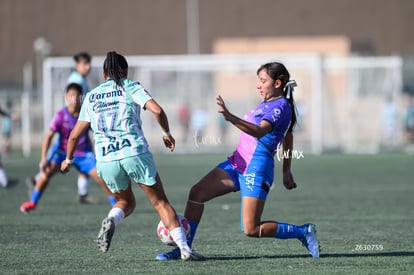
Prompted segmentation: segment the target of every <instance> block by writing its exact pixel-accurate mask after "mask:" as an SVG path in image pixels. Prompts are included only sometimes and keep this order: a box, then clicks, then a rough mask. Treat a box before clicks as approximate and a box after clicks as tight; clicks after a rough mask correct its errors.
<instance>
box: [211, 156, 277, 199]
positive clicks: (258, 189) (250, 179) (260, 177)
mask: <svg viewBox="0 0 414 275" xmlns="http://www.w3.org/2000/svg"><path fill="white" fill-rule="evenodd" d="M217 167H219V168H221V169H224V170H225V171H226V172H227V173H228V174H229V175H230V177H231V178H232V179H233V182H234V185H235V186H236V190H237V191H240V194H241V196H242V197H252V198H258V199H262V200H266V197H267V193H269V190H270V187H271V186H272V183H273V178H272V177H271V176H269V175H266V173H264V172H261V171H247V172H246V173H241V172H240V171H238V170H236V169H235V168H234V167H233V166H232V165H231V163H230V161H229V160H226V161H224V162H222V163H220V164H219V165H217Z"/></svg>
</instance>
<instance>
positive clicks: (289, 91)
mask: <svg viewBox="0 0 414 275" xmlns="http://www.w3.org/2000/svg"><path fill="white" fill-rule="evenodd" d="M297 86H298V84H297V83H296V81H295V80H293V79H292V80H289V81H288V82H287V83H286V85H285V87H284V88H283V90H284V91H285V92H286V98H287V99H290V98H292V93H293V91H294V87H297Z"/></svg>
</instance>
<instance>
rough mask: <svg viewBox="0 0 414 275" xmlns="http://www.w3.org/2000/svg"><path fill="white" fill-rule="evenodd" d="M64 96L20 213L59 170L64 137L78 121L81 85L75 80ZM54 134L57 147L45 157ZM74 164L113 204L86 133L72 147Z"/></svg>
mask: <svg viewBox="0 0 414 275" xmlns="http://www.w3.org/2000/svg"><path fill="white" fill-rule="evenodd" d="M65 98H66V103H67V106H66V107H64V108H63V109H62V110H60V111H59V112H57V113H56V115H55V116H54V118H53V120H52V122H51V124H50V129H49V131H48V132H47V133H46V136H45V138H44V140H43V144H42V155H41V160H40V163H39V168H40V176H39V177H38V179H37V181H36V184H35V186H34V188H33V190H32V192H31V196H30V201H27V202H25V203H23V204H22V205H21V206H20V210H21V211H22V212H25V213H27V212H29V211H31V210H34V209H35V208H36V206H37V203H38V202H39V200H40V198H41V196H42V195H43V193H44V191H45V189H46V187H47V185H48V183H49V180H50V178H51V177H52V176H53V175H54V174H55V173H56V172H58V171H59V168H60V163H61V162H62V161H63V160H64V159H66V147H67V143H68V138H69V135H70V132H71V130H72V129H73V127H74V126H75V124H76V122H77V120H78V116H79V112H80V108H81V106H82V88H81V86H80V85H78V84H75V83H72V84H69V85H68V86H67V88H66V96H65ZM56 133H57V134H58V135H59V140H58V148H57V149H56V150H54V152H53V154H52V155H51V156H50V158H48V157H47V151H48V150H49V147H50V144H51V141H52V138H53V136H54V135H55V134H56ZM74 165H75V166H76V168H77V169H78V170H79V171H80V172H82V173H84V174H87V175H90V176H92V177H93V178H94V180H95V181H96V182H98V183H99V184H100V185H101V187H102V188H103V190H104V191H105V193H106V194H107V195H108V196H109V197H110V201H112V202H113V203H115V198H113V195H112V193H111V191H109V189H108V188H107V187H106V184H105V183H104V182H103V180H102V179H101V178H99V177H98V174H97V172H96V159H95V156H94V154H93V151H92V147H91V143H90V140H89V137H88V133H87V132H85V134H84V135H83V136H82V137H81V141H80V142H79V145H78V146H77V147H76V150H75V159H74Z"/></svg>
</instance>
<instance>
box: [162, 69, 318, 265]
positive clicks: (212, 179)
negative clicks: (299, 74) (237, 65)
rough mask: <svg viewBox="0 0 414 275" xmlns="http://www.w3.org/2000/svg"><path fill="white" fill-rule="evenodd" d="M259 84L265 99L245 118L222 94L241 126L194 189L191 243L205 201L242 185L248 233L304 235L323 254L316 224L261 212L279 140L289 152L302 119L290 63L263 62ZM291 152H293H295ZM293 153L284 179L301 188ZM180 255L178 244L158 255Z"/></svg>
mask: <svg viewBox="0 0 414 275" xmlns="http://www.w3.org/2000/svg"><path fill="white" fill-rule="evenodd" d="M257 76H258V80H259V81H258V84H257V89H258V90H259V94H260V96H261V97H262V99H263V101H262V102H261V103H260V104H259V105H258V106H257V107H256V108H254V109H253V110H252V111H251V112H249V113H247V114H246V116H245V117H244V119H242V118H239V117H237V116H235V115H234V114H232V113H231V112H230V111H229V110H228V109H227V107H226V105H225V103H224V100H223V98H222V97H221V96H218V97H217V105H218V112H219V113H221V114H222V115H223V117H224V119H225V120H226V121H228V122H230V123H231V124H233V125H234V126H235V127H237V128H238V129H239V130H240V131H241V135H240V142H239V144H238V146H237V148H236V151H235V152H234V153H233V154H232V155H231V156H230V157H229V158H228V159H227V160H226V161H224V162H222V163H220V164H219V165H218V166H217V167H215V168H214V169H213V170H211V171H210V172H209V173H208V174H207V175H206V176H205V177H203V178H202V179H201V180H200V181H199V182H198V183H196V184H195V185H194V186H193V187H192V188H191V190H190V193H189V197H188V201H187V207H186V210H185V213H184V216H185V217H186V218H187V219H188V221H189V223H190V228H191V236H190V238H189V240H188V244H189V246H190V247H191V245H192V242H193V239H194V236H195V233H196V230H197V227H198V224H199V222H200V220H201V216H202V214H203V211H204V203H205V202H207V201H209V200H211V199H213V198H216V197H218V196H222V195H224V194H227V193H230V192H235V191H240V195H241V197H242V200H241V201H242V205H241V229H242V231H243V232H244V234H245V235H247V236H249V237H256V238H265V237H267V238H278V239H290V238H294V239H298V240H299V241H301V242H302V244H303V245H304V246H305V247H306V248H307V249H308V251H309V252H310V254H311V255H312V257H314V258H318V257H319V243H318V240H317V238H316V229H315V226H314V225H313V224H304V225H301V226H297V225H293V224H288V223H282V222H277V221H262V220H261V215H262V212H263V209H264V205H265V201H266V197H267V194H268V192H269V189H270V187H271V186H272V183H273V177H274V175H273V173H274V155H275V153H276V152H277V150H278V147H279V144H283V150H284V152H285V153H286V155H287V156H291V153H292V147H293V135H292V130H293V127H294V125H295V123H296V115H295V107H294V101H293V95H292V89H293V86H296V82H294V81H291V80H290V74H289V72H288V70H287V69H286V67H285V66H284V65H283V64H281V63H277V62H272V63H267V64H264V65H262V66H261V67H260V68H259V69H258V70H257ZM289 153H290V154H289ZM290 166H291V158H289V157H286V158H284V159H283V184H284V186H285V187H286V188H287V189H289V190H290V189H293V188H296V182H295V181H294V179H293V175H292V172H291V168H290ZM179 257H180V251H179V250H177V249H173V250H172V251H170V252H167V253H161V254H159V255H157V257H156V259H157V260H172V259H178V258H179Z"/></svg>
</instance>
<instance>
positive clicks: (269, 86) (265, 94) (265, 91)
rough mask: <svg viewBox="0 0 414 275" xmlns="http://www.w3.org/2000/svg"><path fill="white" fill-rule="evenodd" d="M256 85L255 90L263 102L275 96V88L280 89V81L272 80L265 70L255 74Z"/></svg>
mask: <svg viewBox="0 0 414 275" xmlns="http://www.w3.org/2000/svg"><path fill="white" fill-rule="evenodd" d="M257 78H258V80H259V81H258V83H257V86H256V88H257V89H258V90H259V94H260V96H261V97H262V98H263V99H264V100H268V99H270V98H272V97H275V96H276V95H277V88H278V87H280V80H276V81H275V80H273V79H272V78H271V77H270V76H269V75H268V74H267V72H266V70H265V69H263V70H261V71H260V72H259V73H258V74H257Z"/></svg>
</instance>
